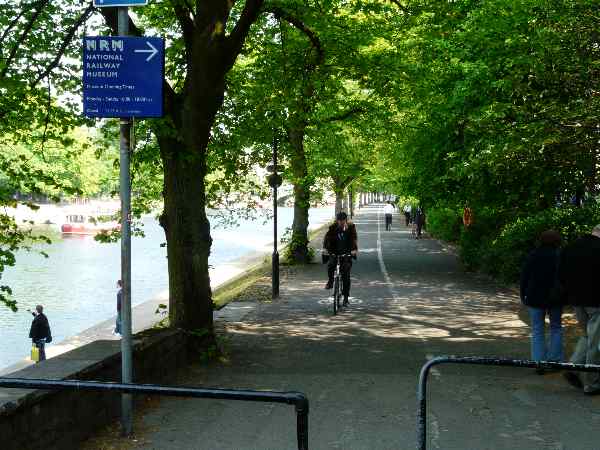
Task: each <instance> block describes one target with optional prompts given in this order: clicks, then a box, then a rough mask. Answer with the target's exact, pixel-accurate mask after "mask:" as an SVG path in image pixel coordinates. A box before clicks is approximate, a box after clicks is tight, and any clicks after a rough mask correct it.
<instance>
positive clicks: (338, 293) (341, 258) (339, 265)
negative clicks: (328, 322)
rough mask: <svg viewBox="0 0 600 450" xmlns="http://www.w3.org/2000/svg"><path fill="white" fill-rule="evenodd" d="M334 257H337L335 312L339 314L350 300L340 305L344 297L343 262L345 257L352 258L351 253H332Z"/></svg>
mask: <svg viewBox="0 0 600 450" xmlns="http://www.w3.org/2000/svg"><path fill="white" fill-rule="evenodd" d="M331 257H332V258H336V263H335V274H334V276H333V314H337V312H338V311H339V310H340V308H341V307H342V306H347V305H348V301H347V300H344V302H343V304H341V305H340V298H342V292H343V286H342V284H343V283H342V263H343V262H344V258H351V257H352V255H351V254H350V253H347V254H344V255H331Z"/></svg>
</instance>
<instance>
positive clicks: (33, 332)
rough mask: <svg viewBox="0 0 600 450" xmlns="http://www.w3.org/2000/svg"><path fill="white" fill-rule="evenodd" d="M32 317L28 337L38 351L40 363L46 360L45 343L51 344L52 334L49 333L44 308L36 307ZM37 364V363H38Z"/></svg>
mask: <svg viewBox="0 0 600 450" xmlns="http://www.w3.org/2000/svg"><path fill="white" fill-rule="evenodd" d="M31 314H33V316H34V319H33V322H31V329H30V330H29V337H30V338H31V341H32V342H33V343H34V344H35V346H36V347H37V348H39V349H40V361H44V360H45V359H46V343H47V342H52V334H51V333H50V324H49V323H48V318H47V317H46V315H45V314H44V307H43V306H42V305H37V306H36V307H35V312H33V313H31ZM38 362H39V361H38Z"/></svg>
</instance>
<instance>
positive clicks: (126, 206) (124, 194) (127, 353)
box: [117, 6, 133, 436]
mask: <svg viewBox="0 0 600 450" xmlns="http://www.w3.org/2000/svg"><path fill="white" fill-rule="evenodd" d="M117 11H118V32H119V33H118V34H119V36H127V35H128V34H129V11H128V8H127V7H126V6H125V7H119V8H118V10H117ZM120 135H121V136H120V160H121V164H120V196H121V280H122V282H123V293H122V298H121V301H122V304H121V332H122V338H121V382H122V383H131V382H132V381H133V377H132V374H133V370H132V350H131V347H132V346H131V341H132V339H131V175H130V173H129V165H130V164H129V156H130V152H131V148H130V144H131V142H130V139H131V119H130V118H122V119H121V126H120ZM132 423H133V401H132V397H131V394H122V395H121V432H122V434H123V436H130V435H131V433H132V428H133V427H132Z"/></svg>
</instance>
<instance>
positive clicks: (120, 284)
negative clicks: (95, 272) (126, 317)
mask: <svg viewBox="0 0 600 450" xmlns="http://www.w3.org/2000/svg"><path fill="white" fill-rule="evenodd" d="M122 297H123V282H122V281H121V280H118V281H117V320H116V323H115V331H114V334H121V302H122V300H121V299H122Z"/></svg>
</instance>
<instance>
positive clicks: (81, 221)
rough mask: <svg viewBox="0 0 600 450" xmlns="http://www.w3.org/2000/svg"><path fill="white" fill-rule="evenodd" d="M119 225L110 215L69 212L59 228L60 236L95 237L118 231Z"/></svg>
mask: <svg viewBox="0 0 600 450" xmlns="http://www.w3.org/2000/svg"><path fill="white" fill-rule="evenodd" d="M120 228H121V225H120V224H119V223H118V222H116V221H115V220H113V216H112V215H110V214H90V213H88V212H83V211H79V212H71V213H68V214H67V215H66V216H65V220H64V223H63V224H62V225H61V226H60V231H61V232H62V234H79V235H92V236H93V235H96V234H99V233H109V232H111V231H115V230H119V229H120Z"/></svg>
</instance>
